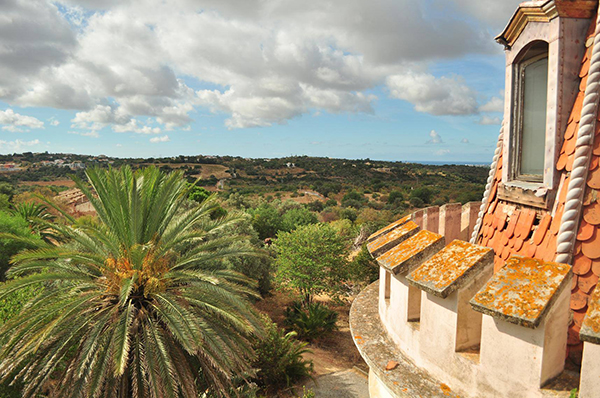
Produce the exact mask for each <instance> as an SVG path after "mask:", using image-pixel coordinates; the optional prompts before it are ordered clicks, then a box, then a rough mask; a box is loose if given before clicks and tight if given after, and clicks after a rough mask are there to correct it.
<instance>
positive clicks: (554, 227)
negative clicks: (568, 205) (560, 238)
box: [550, 203, 565, 235]
mask: <svg viewBox="0 0 600 398" xmlns="http://www.w3.org/2000/svg"><path fill="white" fill-rule="evenodd" d="M564 208H565V205H564V204H562V203H561V204H559V205H558V206H557V207H556V212H555V213H554V217H552V223H551V224H550V232H552V234H553V235H557V234H558V231H559V230H560V223H561V219H562V214H563V210H564Z"/></svg>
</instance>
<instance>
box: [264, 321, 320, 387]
mask: <svg viewBox="0 0 600 398" xmlns="http://www.w3.org/2000/svg"><path fill="white" fill-rule="evenodd" d="M265 318H266V327H265V338H264V339H260V340H258V341H257V342H256V344H255V347H254V350H255V354H256V359H255V360H254V361H253V363H252V367H253V368H255V369H257V373H256V383H257V384H258V385H259V386H260V387H262V388H263V389H264V390H269V389H274V388H281V387H284V386H285V387H290V386H291V385H292V384H293V383H294V382H296V381H298V380H301V379H304V378H306V377H308V376H310V374H311V372H312V368H313V364H312V361H310V360H306V359H304V358H303V357H302V355H303V354H304V353H306V352H309V350H308V349H307V348H306V345H307V343H303V342H301V341H298V340H296V338H295V336H296V333H295V332H289V333H286V332H284V331H283V330H282V329H280V328H278V327H277V325H275V324H274V323H273V322H271V320H270V319H268V318H267V317H265Z"/></svg>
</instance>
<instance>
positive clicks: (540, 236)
mask: <svg viewBox="0 0 600 398" xmlns="http://www.w3.org/2000/svg"><path fill="white" fill-rule="evenodd" d="M551 221H552V217H551V216H550V214H546V215H545V216H544V217H542V219H541V221H540V223H539V225H538V226H537V228H536V230H535V232H534V234H533V243H534V244H536V245H539V244H541V243H542V241H543V240H544V237H545V236H546V231H548V227H549V226H550V222H551Z"/></svg>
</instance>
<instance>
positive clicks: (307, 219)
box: [282, 207, 319, 232]
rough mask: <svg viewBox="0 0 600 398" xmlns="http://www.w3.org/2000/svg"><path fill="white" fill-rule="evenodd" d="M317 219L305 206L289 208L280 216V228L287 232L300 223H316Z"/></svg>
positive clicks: (300, 224)
mask: <svg viewBox="0 0 600 398" xmlns="http://www.w3.org/2000/svg"><path fill="white" fill-rule="evenodd" d="M318 221H319V220H318V219H317V216H316V215H315V213H313V212H312V211H310V210H308V209H307V208H305V207H301V208H298V209H291V210H288V211H287V212H286V213H285V214H284V215H283V217H282V229H283V230H284V231H288V232H289V231H293V230H294V229H296V228H298V227H299V226H302V225H308V224H316V223H317V222H318Z"/></svg>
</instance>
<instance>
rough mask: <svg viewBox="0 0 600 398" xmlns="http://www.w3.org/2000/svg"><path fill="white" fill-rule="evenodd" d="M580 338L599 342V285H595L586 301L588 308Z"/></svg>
mask: <svg viewBox="0 0 600 398" xmlns="http://www.w3.org/2000/svg"><path fill="white" fill-rule="evenodd" d="M580 336H581V339H582V340H584V341H589V342H592V343H595V344H600V287H598V286H597V287H596V289H595V290H594V292H593V293H592V295H591V297H590V299H589V301H588V310H587V312H586V315H585V318H584V319H583V324H582V326H581V332H580Z"/></svg>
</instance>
